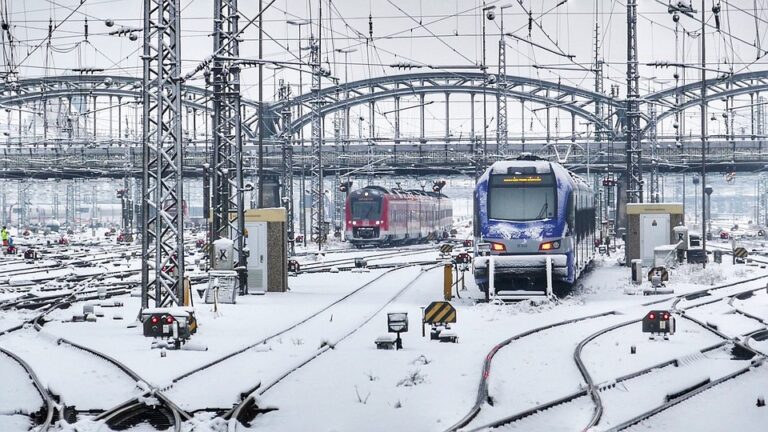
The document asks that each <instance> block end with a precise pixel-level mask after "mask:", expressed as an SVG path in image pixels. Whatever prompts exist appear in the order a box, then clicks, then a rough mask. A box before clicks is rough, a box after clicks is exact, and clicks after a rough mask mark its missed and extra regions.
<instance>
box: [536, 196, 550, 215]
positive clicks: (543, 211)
mask: <svg viewBox="0 0 768 432" xmlns="http://www.w3.org/2000/svg"><path fill="white" fill-rule="evenodd" d="M548 208H549V200H547V199H546V198H545V199H544V205H543V206H542V207H541V211H539V214H538V215H537V216H536V219H543V218H544V215H545V214H547V209H548Z"/></svg>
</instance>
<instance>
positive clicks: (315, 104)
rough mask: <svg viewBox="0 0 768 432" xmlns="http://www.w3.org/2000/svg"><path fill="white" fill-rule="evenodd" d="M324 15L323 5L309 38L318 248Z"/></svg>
mask: <svg viewBox="0 0 768 432" xmlns="http://www.w3.org/2000/svg"><path fill="white" fill-rule="evenodd" d="M321 4H322V2H321ZM322 17H323V15H322V7H321V8H320V16H319V18H318V20H317V22H318V30H317V33H318V37H317V38H315V37H314V35H311V36H310V38H309V63H310V65H311V67H312V92H313V93H315V98H314V99H313V101H312V154H311V156H310V165H309V175H310V177H311V180H310V189H311V196H312V208H311V209H310V215H311V217H310V221H311V222H310V227H311V229H312V237H313V240H314V241H315V242H317V247H318V249H322V247H323V243H325V238H324V237H325V230H324V221H325V217H324V215H323V210H324V204H325V203H324V199H323V198H324V196H323V158H322V156H323V129H322V117H321V116H320V108H321V106H322V103H323V99H322V95H321V94H320V84H321V83H320V80H321V78H322V75H323V70H322V68H321V64H320V47H321V45H320V44H321V40H322V36H321V34H322V33H321V32H322V26H321V23H322Z"/></svg>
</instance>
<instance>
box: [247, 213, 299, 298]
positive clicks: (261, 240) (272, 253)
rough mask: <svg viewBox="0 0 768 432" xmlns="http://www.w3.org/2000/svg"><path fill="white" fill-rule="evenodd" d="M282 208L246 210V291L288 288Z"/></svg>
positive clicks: (283, 290) (284, 221)
mask: <svg viewBox="0 0 768 432" xmlns="http://www.w3.org/2000/svg"><path fill="white" fill-rule="evenodd" d="M286 221H287V216H286V211H285V209H284V208H282V207H278V208H263V209H249V210H246V211H245V231H246V245H247V247H248V251H249V254H248V272H247V278H248V280H247V286H248V293H250V294H259V293H264V292H267V291H269V292H285V291H286V290H287V289H288V258H287V257H288V235H287V233H286Z"/></svg>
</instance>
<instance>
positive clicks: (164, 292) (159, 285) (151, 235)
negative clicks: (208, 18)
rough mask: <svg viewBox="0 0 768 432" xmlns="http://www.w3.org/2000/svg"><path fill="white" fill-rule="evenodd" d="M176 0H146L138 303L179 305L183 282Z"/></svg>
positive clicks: (179, 86)
mask: <svg viewBox="0 0 768 432" xmlns="http://www.w3.org/2000/svg"><path fill="white" fill-rule="evenodd" d="M179 2H180V0H144V46H143V56H142V58H143V61H144V71H143V84H144V96H143V99H144V107H143V111H144V112H143V120H142V122H143V123H142V124H143V126H144V129H143V134H144V137H143V138H144V146H143V150H142V160H143V167H142V171H143V182H142V184H141V198H142V199H141V207H142V214H143V215H144V217H143V224H144V226H143V228H144V232H143V235H142V240H141V252H142V262H141V282H142V291H141V307H142V309H144V308H148V307H149V306H150V302H151V303H153V305H154V306H155V307H167V306H172V305H174V304H176V305H178V304H180V301H179V299H181V298H182V289H183V286H182V281H183V280H184V232H183V229H184V211H183V209H182V208H181V207H182V197H183V196H184V194H183V183H182V168H183V167H182V161H183V154H182V151H183V150H182V137H181V99H182V95H181V33H180V23H181V19H180V10H179Z"/></svg>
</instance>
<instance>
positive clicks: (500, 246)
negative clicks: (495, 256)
mask: <svg viewBox="0 0 768 432" xmlns="http://www.w3.org/2000/svg"><path fill="white" fill-rule="evenodd" d="M491 250H492V251H496V252H504V251H506V250H507V247H506V246H504V243H491Z"/></svg>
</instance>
